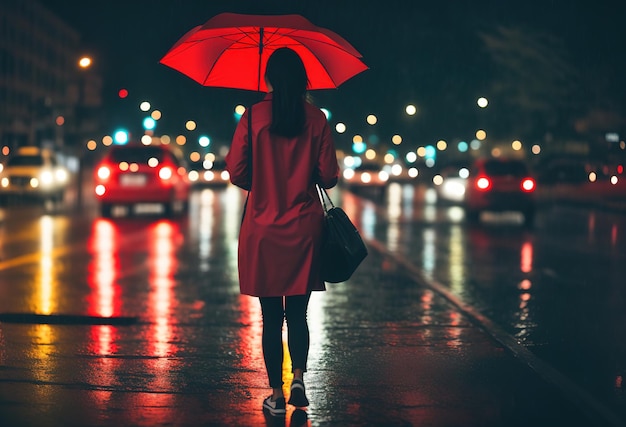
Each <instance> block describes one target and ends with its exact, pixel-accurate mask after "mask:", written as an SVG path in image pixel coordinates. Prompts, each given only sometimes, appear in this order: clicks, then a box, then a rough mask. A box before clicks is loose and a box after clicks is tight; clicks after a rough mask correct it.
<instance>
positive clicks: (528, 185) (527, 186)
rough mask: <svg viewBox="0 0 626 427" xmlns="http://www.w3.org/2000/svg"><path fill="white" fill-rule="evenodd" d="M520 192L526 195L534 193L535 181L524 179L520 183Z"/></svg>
mask: <svg viewBox="0 0 626 427" xmlns="http://www.w3.org/2000/svg"><path fill="white" fill-rule="evenodd" d="M522 190H523V191H525V192H527V193H530V192H532V191H535V181H534V180H533V179H532V178H525V179H524V180H523V181H522Z"/></svg>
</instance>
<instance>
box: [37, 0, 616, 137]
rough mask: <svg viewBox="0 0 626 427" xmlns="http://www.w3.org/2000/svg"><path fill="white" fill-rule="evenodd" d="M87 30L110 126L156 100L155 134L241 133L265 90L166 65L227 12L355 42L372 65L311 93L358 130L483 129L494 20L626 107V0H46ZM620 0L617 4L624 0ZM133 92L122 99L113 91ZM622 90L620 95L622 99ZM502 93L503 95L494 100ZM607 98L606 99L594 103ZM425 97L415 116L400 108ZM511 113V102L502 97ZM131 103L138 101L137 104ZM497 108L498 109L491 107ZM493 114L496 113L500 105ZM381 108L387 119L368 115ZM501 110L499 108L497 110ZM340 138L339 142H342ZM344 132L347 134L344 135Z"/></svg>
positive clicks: (132, 121) (454, 133)
mask: <svg viewBox="0 0 626 427" xmlns="http://www.w3.org/2000/svg"><path fill="white" fill-rule="evenodd" d="M42 3H44V4H45V5H46V6H47V7H48V8H49V9H51V10H52V11H53V12H55V13H56V14H57V15H58V16H60V17H61V18H62V19H63V20H64V21H65V22H67V23H68V24H69V25H70V26H72V27H73V28H75V29H76V30H77V31H79V32H80V33H81V35H82V44H83V46H84V48H85V52H87V53H89V54H91V55H93V57H94V58H95V61H96V66H97V67H98V69H99V70H100V71H101V73H102V75H103V77H104V83H105V88H104V90H105V92H104V100H105V105H106V107H107V111H109V116H108V117H110V118H109V119H108V120H110V122H111V123H110V125H111V126H112V127H113V126H128V127H130V128H133V127H138V126H139V125H140V124H139V119H138V118H137V117H135V113H134V112H135V111H136V110H137V106H138V103H139V101H141V100H143V99H148V100H150V101H151V102H152V104H153V105H154V106H155V107H156V108H159V109H160V110H162V111H163V114H164V118H163V119H162V120H161V121H160V123H159V127H158V128H157V134H158V133H159V132H173V129H175V128H179V127H182V124H183V123H184V120H186V119H194V120H196V121H197V122H198V125H199V131H200V130H202V131H203V132H206V133H208V134H210V136H211V137H212V138H213V139H214V140H223V141H227V140H228V139H229V138H230V136H231V135H232V132H233V130H234V126H235V121H234V118H233V114H232V111H233V110H232V109H233V107H234V105H235V104H237V103H244V104H246V103H249V102H252V101H254V100H256V99H259V97H260V95H259V94H256V93H253V92H245V91H240V90H234V89H218V88H207V87H202V86H200V85H199V84H197V83H195V82H193V81H192V80H190V79H189V78H187V77H185V76H183V75H182V74H180V73H178V72H176V71H174V70H171V69H169V68H168V67H166V66H164V65H161V64H159V59H160V58H161V57H162V56H163V55H164V54H165V53H166V52H167V50H168V49H169V48H170V47H171V46H172V45H173V44H174V43H175V42H176V40H177V39H178V38H179V37H181V36H182V35H183V34H185V33H186V32H187V31H188V30H189V29H191V28H192V27H194V26H196V25H199V24H202V23H204V22H205V21H206V20H208V19H209V18H211V17H212V16H214V15H216V14H218V13H222V12H235V13H248V14H287V13H298V14H301V15H303V16H305V17H306V18H307V19H309V20H310V21H311V22H312V23H313V24H315V25H318V26H321V27H325V28H328V29H330V30H333V31H335V32H337V33H339V34H340V35H341V36H343V37H344V38H345V39H347V40H348V41H349V42H350V43H351V44H352V45H353V46H354V47H355V48H356V49H357V50H359V51H360V52H361V53H362V54H363V57H364V58H363V59H364V62H365V63H366V64H367V65H368V66H369V68H370V69H369V70H367V71H365V72H364V73H362V74H360V75H357V76H356V77H354V78H352V79H351V80H349V81H348V82H346V83H344V85H342V86H341V87H340V88H339V89H336V90H324V91H315V92H313V93H312V95H313V99H314V100H315V102H316V104H317V105H319V106H320V107H327V108H328V109H330V110H331V112H332V114H333V116H332V117H331V122H332V123H333V124H334V123H335V122H337V121H343V122H345V123H346V124H347V125H348V128H349V131H348V133H350V135H352V134H354V133H361V134H364V135H366V136H367V135H373V134H376V135H377V136H378V138H379V139H380V140H383V141H385V140H388V139H389V138H390V137H391V135H393V134H394V133H401V134H404V135H408V136H409V137H410V138H412V139H414V140H415V141H416V143H419V144H425V143H432V142H433V139H435V140H436V139H438V138H450V139H454V138H464V137H466V136H465V134H467V133H468V132H469V130H470V129H474V128H475V127H476V126H477V125H478V121H479V120H480V118H479V117H478V118H477V114H482V113H476V111H475V110H476V109H477V108H476V104H475V102H476V98H477V97H478V96H482V95H484V96H487V97H490V91H493V90H494V87H495V86H496V85H494V79H496V78H497V75H496V71H495V70H496V69H495V68H494V67H493V66H492V65H489V64H490V62H489V61H490V59H489V58H490V56H489V53H488V52H487V51H486V48H485V45H484V43H483V42H482V41H481V38H480V37H479V34H484V33H491V32H493V31H495V29H496V28H518V29H521V30H522V31H523V32H525V33H528V34H534V35H537V36H538V37H539V38H541V37H542V35H544V34H545V35H548V36H549V37H551V38H552V39H554V40H556V41H557V42H558V45H559V46H562V50H561V52H562V53H563V55H564V57H566V58H567V61H568V63H569V64H570V65H569V66H571V67H572V68H573V69H574V70H575V71H576V73H577V74H578V75H580V76H581V78H580V79H578V80H577V81H578V83H577V85H579V86H583V87H580V90H581V91H583V92H584V91H589V93H595V91H596V89H595V84H592V83H589V84H590V86H589V88H585V87H584V86H585V85H586V84H587V83H586V82H593V81H594V80H595V79H598V80H601V81H603V82H604V83H603V85H604V87H603V92H602V93H601V94H598V95H597V97H598V98H602V97H604V96H605V95H604V94H608V95H606V96H613V97H615V99H613V100H607V102H606V103H607V105H610V106H611V107H610V108H614V109H615V108H618V109H620V108H621V110H620V111H619V114H621V117H622V120H624V119H623V117H624V114H625V111H626V106H625V105H624V102H623V100H620V99H619V98H620V96H618V95H616V94H623V93H626V85H625V84H624V78H623V77H622V76H623V74H624V66H625V65H626V59H625V58H626V30H625V27H626V26H625V25H624V20H625V18H626V6H625V5H624V2H615V1H595V2H586V1H585V2H581V1H574V2H570V1H565V0H564V1H550V0H546V1H536V0H533V1H526V2H515V3H513V2H508V1H507V2H505V1H495V0H494V1H491V2H481V1H470V0H468V1H442V2H421V1H406V0H387V1H380V2H378V1H377V2H374V1H351V0H350V1H336V0H335V1H328V0H323V1H307V2H304V1H267V0H265V1H258V0H256V1H232V0H230V1H209V0H202V1H192V0H186V1H173V0H172V1H164V0H152V1H145V0H132V1H128V0H109V1H106V2H86V1H75V0H65V1H59V0H49V1H43V2H42ZM618 3H619V4H618ZM120 88H127V89H128V90H129V92H130V96H129V97H128V98H127V99H126V100H120V99H118V98H117V96H116V95H117V91H118V90H119V89H120ZM621 98H624V97H623V96H621ZM495 99H497V98H495ZM598 102H599V103H602V100H600V101H598ZM408 103H415V104H416V105H418V108H419V110H420V113H419V114H418V115H417V116H414V117H407V116H406V114H404V107H405V105H406V104H408ZM500 105H501V106H500V108H501V109H505V108H506V106H505V103H504V102H502V103H501V104H500ZM131 107H132V108H131ZM489 108H492V109H496V108H498V104H496V105H495V106H494V105H493V104H491V105H490V107H489ZM492 111H493V110H492ZM370 113H374V114H376V115H378V117H379V123H378V124H377V125H376V126H375V127H371V126H369V125H367V124H366V123H365V117H366V116H367V114H370ZM494 115H495V114H494ZM346 137H347V136H344V137H343V138H346ZM337 138H338V139H339V138H342V137H341V136H339V135H338V136H337Z"/></svg>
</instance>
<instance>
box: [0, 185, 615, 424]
mask: <svg viewBox="0 0 626 427" xmlns="http://www.w3.org/2000/svg"><path fill="white" fill-rule="evenodd" d="M345 196H346V197H345V198H344V204H345V206H344V207H345V208H346V210H347V211H348V212H349V213H350V212H351V210H352V212H353V213H354V214H355V218H358V221H357V222H360V223H361V224H360V225H361V226H362V229H363V234H364V236H365V237H366V238H367V239H368V240H369V242H370V248H371V249H372V251H371V254H370V256H369V257H368V259H367V261H366V262H365V263H364V265H363V266H362V268H361V269H360V270H359V271H358V272H357V274H356V275H355V276H354V278H353V279H351V280H350V281H348V282H346V283H344V284H339V285H332V286H330V287H329V291H328V292H326V293H325V294H316V295H315V296H314V298H313V300H312V303H311V309H310V314H309V317H310V319H311V335H312V346H311V353H310V367H309V368H310V369H309V372H308V373H307V374H306V377H305V380H306V382H307V389H308V393H309V395H310V396H309V398H310V400H311V402H312V404H311V406H310V407H309V408H308V410H307V411H306V415H307V418H308V420H306V421H305V422H304V425H312V426H314V425H315V426H316V425H320V426H321V425H331V426H335V425H337V426H342V425H355V426H358V425H373V426H375V425H381V426H409V425H420V426H425V425H430V426H444V425H445V426H457V425H462V426H474V425H475V426H505V425H506V426H509V425H520V426H522V425H533V426H543V425H545V426H554V425H568V426H576V425H581V426H589V425H619V424H618V423H619V418H616V417H615V416H614V415H615V413H614V412H613V411H612V410H611V411H607V410H606V409H607V408H606V407H605V406H604V405H605V402H601V405H600V406H599V407H598V406H597V405H596V403H597V402H599V400H598V401H597V400H596V399H595V397H594V396H587V395H583V396H581V395H580V394H579V393H576V392H570V393H568V392H567V390H565V391H564V390H563V386H564V385H565V386H568V385H572V384H570V383H569V382H567V381H565V382H564V383H563V382H562V381H561V380H562V379H561V377H560V376H557V378H556V382H557V384H556V385H555V384H554V383H553V382H555V381H550V380H555V378H554V377H551V376H550V374H551V373H553V371H552V370H551V369H545V368H544V367H543V365H542V363H539V362H536V360H534V359H532V355H530V356H529V355H528V354H527V353H525V352H524V349H525V348H531V349H532V350H533V352H534V351H535V350H536V349H537V347H540V346H538V345H537V342H539V340H538V339H536V338H532V336H533V334H535V335H540V334H546V335H545V336H549V334H548V333H547V332H546V331H542V332H541V328H540V327H534V328H533V327H532V326H533V323H534V322H537V321H538V320H540V319H541V318H537V317H536V316H535V314H534V313H533V312H529V313H528V314H529V316H530V317H529V318H528V321H527V322H525V323H524V322H523V320H524V319H522V318H516V320H518V322H517V323H512V322H510V319H508V318H507V317H506V316H515V315H517V314H518V311H516V310H512V309H511V306H510V305H509V306H508V307H507V306H506V301H507V298H509V299H511V298H512V297H511V294H513V295H514V296H515V297H516V298H515V299H514V300H516V301H517V304H518V310H521V311H522V312H523V311H524V310H523V308H524V307H522V306H519V304H521V302H520V301H523V300H524V299H527V298H528V296H524V295H525V294H528V293H530V296H531V297H532V298H531V301H532V299H533V298H534V297H535V293H534V289H532V291H533V292H521V291H520V288H518V287H517V286H518V285H519V284H520V283H526V282H524V280H526V279H528V277H526V276H524V277H526V279H524V278H522V279H521V280H518V279H520V276H522V275H521V274H520V273H519V271H522V272H524V269H526V271H525V273H528V275H529V276H531V279H532V280H531V285H532V286H536V285H535V283H536V282H537V279H536V277H535V276H532V274H531V272H532V271H535V269H536V268H537V267H535V265H536V264H537V261H532V262H530V264H524V262H523V261H522V260H521V259H520V256H521V255H520V253H525V252H524V250H521V252H519V251H520V249H518V253H517V254H516V256H512V255H511V254H508V256H506V255H507V254H506V250H507V248H508V249H511V248H512V247H518V245H517V243H518V242H523V241H526V240H528V239H530V241H532V242H533V244H534V245H537V243H536V237H535V236H537V234H532V233H535V232H531V234H530V236H531V237H530V238H529V237H528V236H529V235H528V233H529V232H528V231H520V230H519V229H518V228H517V227H513V226H511V225H510V224H507V225H504V226H501V225H497V224H498V221H496V225H495V226H494V225H493V224H491V225H490V224H489V222H488V221H487V225H486V227H487V228H479V229H477V230H474V231H472V230H470V232H469V233H467V232H466V231H467V230H465V229H464V228H462V229H461V230H457V231H454V230H455V225H454V224H455V222H454V221H453V220H445V219H441V218H446V217H447V216H449V215H450V212H449V211H448V210H446V209H435V211H434V213H433V211H431V210H429V209H430V208H429V207H428V206H426V205H424V204H423V203H422V204H420V203H421V202H419V200H418V199H414V200H415V201H414V202H412V205H411V207H410V209H409V206H407V203H408V202H407V200H406V198H403V197H401V198H400V200H401V203H402V204H403V205H404V207H405V208H407V209H409V211H410V212H412V213H410V214H408V213H406V210H401V212H405V213H404V214H401V215H400V217H394V215H396V213H397V212H396V210H395V208H393V203H390V204H388V205H387V207H386V208H381V207H376V206H372V204H371V203H370V202H369V201H367V200H362V199H358V198H355V197H353V196H351V195H350V194H346V195H345ZM197 197H198V198H197V199H196V200H195V202H194V203H192V211H191V212H190V215H189V217H188V218H185V219H178V220H175V221H168V220H159V219H158V218H154V217H150V216H147V217H139V218H119V219H115V220H113V221H105V220H99V219H97V217H96V215H95V211H94V209H93V207H92V208H91V209H87V210H85V211H82V212H80V215H69V216H66V215H62V214H59V215H55V216H43V217H42V216H40V212H38V211H37V210H32V209H30V210H25V211H22V212H20V214H18V215H13V212H12V213H11V214H9V215H7V216H6V217H5V221H4V223H3V224H2V226H1V228H0V230H1V231H0V232H1V233H2V236H1V237H2V240H1V241H2V246H1V248H0V250H1V251H2V252H1V254H2V258H1V261H0V273H1V275H0V313H5V314H6V313H8V312H13V313H14V312H25V313H42V314H59V313H60V314H79V315H85V316H95V317H100V316H104V317H109V316H115V318H119V320H120V324H117V325H107V324H105V325H100V324H94V323H96V322H94V320H93V319H94V318H88V317H81V318H79V319H72V320H73V321H74V322H73V323H72V324H70V325H59V324H46V323H42V322H41V320H40V319H39V320H38V319H34V318H32V317H31V318H29V317H26V318H23V319H19V320H23V321H25V322H28V323H15V322H16V319H9V318H6V317H5V319H4V321H2V322H1V323H0V419H1V420H2V421H3V424H2V425H5V424H6V425H15V426H21V425H24V426H30V425H32V426H38V425H42V426H45V425H50V426H53V425H54V426H56V425H107V426H108V425H146V426H150V425H235V426H238V425H241V426H255V425H300V424H302V423H300V421H302V420H301V419H300V420H299V419H298V418H299V417H301V416H302V415H303V412H302V411H294V410H293V408H289V413H288V417H287V421H286V422H285V421H279V422H278V424H276V423H275V422H274V421H275V420H273V419H269V420H268V419H266V417H265V416H264V414H263V413H262V411H261V410H260V403H261V401H262V398H263V397H264V396H265V395H266V394H267V392H268V391H267V387H266V384H265V378H264V373H263V365H262V354H261V353H260V347H259V342H260V341H259V334H260V323H259V308H258V306H257V304H256V301H255V300H254V299H251V298H248V297H243V296H240V295H239V294H238V287H237V280H236V235H237V226H238V221H239V206H240V201H241V193H239V192H237V191H232V189H231V190H228V191H207V192H204V193H202V195H201V196H197ZM390 197H391V198H393V197H394V196H393V194H391V195H390ZM381 209H382V211H381ZM385 210H386V212H385ZM429 212H430V213H429ZM29 215H30V217H29ZM403 215H404V216H403ZM429 215H434V222H433V218H431V217H429ZM398 218H400V219H398ZM401 218H404V219H401ZM407 218H410V220H409V219H407ZM437 218H439V219H437ZM543 218H544V219H542V217H539V219H540V221H539V224H538V227H539V229H541V227H544V226H547V227H554V225H550V218H551V217H550V215H547V216H544V217H543ZM373 219H375V220H373ZM541 221H544V222H543V223H542V222H541ZM431 222H432V223H433V224H434V226H430V225H429V224H430V223H431ZM513 222H514V221H513ZM394 224H400V225H401V226H398V227H395V225H394ZM460 224H461V225H460V226H461V227H464V226H463V225H462V223H460ZM602 224H603V225H602V227H604V226H605V224H606V223H605V221H602ZM433 228H434V229H433ZM481 230H483V231H481ZM484 230H487V236H486V237H485V236H483V237H482V238H478V239H473V238H470V239H469V243H468V242H465V243H464V244H459V246H458V247H456V249H455V246H454V245H453V244H452V243H451V244H450V245H449V246H446V245H440V246H437V245H432V246H429V245H428V239H435V240H436V239H440V240H447V241H449V242H453V241H454V235H455V233H459V234H461V235H466V236H470V237H471V236H472V233H478V234H479V237H480V235H481V234H484V233H485V231H484ZM494 230H495V231H494ZM412 233H416V234H417V235H421V236H422V237H423V238H421V239H418V238H415V237H414V236H415V234H412ZM498 235H500V237H501V240H502V241H500V240H499V239H498ZM85 236H88V237H87V239H85ZM523 236H526V237H525V238H524V237H523ZM525 239H526V240H525ZM511 240H513V242H514V243H511ZM481 242H482V245H483V246H482V252H480V251H478V253H477V248H478V249H480V248H481V246H480V243H481ZM411 245H414V246H411ZM468 246H469V247H468ZM521 247H524V246H523V244H522V246H521ZM526 247H527V246H526ZM533 247H535V246H533ZM431 251H432V253H431ZM455 251H460V252H461V253H466V254H470V253H471V254H472V255H473V256H477V255H480V256H482V257H483V259H480V260H481V261H482V264H480V265H482V266H483V267H482V268H481V269H476V268H475V269H471V268H469V267H468V266H470V267H471V265H474V263H476V262H477V261H476V259H475V258H471V257H469V256H468V257H466V258H463V257H462V255H461V254H460V253H457V252H455ZM464 251H465V252H464ZM525 251H528V249H526V250H525ZM616 251H617V253H618V254H623V252H622V251H621V250H616ZM500 252H501V256H500V257H496V261H497V262H493V261H492V262H491V263H488V262H487V260H488V258H489V257H493V256H494V253H495V254H497V253H500ZM395 254H403V255H401V256H395ZM429 254H430V255H429ZM409 255H410V256H409ZM435 255H436V256H435ZM526 256H527V255H526ZM459 257H461V258H462V260H459V259H458V258H459ZM532 259H533V260H536V259H537V258H536V257H532ZM541 259H543V258H541ZM440 260H444V261H440ZM445 260H447V261H445ZM455 260H456V261H455ZM506 260H510V261H508V262H510V263H514V264H515V265H516V267H515V270H513V271H515V274H511V270H510V267H508V264H507V261H506ZM455 262H456V264H455ZM526 262H528V260H527V261H526ZM476 265H477V264H476ZM524 265H526V267H524ZM528 265H531V266H532V268H531V269H530V271H528ZM581 269H582V267H581ZM469 271H473V272H474V273H472V274H468V272H469ZM475 271H478V272H479V273H480V274H476V273H475ZM617 273H619V272H618V271H617V272H614V273H610V272H609V273H606V274H607V279H611V280H612V277H613V276H612V274H617ZM599 274H602V273H599ZM546 275H547V276H549V277H550V274H546ZM507 277H508V278H509V279H510V281H511V282H512V283H514V284H515V292H512V290H511V289H509V290H508V291H503V292H497V296H498V298H495V296H494V301H500V298H502V299H503V300H504V301H505V304H504V305H505V308H502V309H495V308H494V307H495V305H493V304H492V306H491V308H490V306H489V305H487V303H488V302H489V300H488V299H487V298H485V295H486V294H487V295H488V294H489V293H488V292H487V293H484V292H483V293H481V292H480V286H478V285H475V283H486V286H489V287H491V288H492V289H493V288H494V286H495V285H494V284H496V283H501V282H502V280H505V279H506V278H507ZM528 280H530V279H528ZM581 280H583V279H581ZM433 284H434V288H433ZM438 285H441V290H442V291H443V295H445V292H446V290H450V291H452V292H451V293H450V297H451V299H452V300H453V301H452V302H454V301H457V302H459V301H461V302H462V301H463V300H462V299H461V298H463V299H464V300H467V301H469V302H470V303H473V304H475V306H468V307H465V306H463V305H462V304H461V305H462V306H461V307H458V306H455V305H454V304H453V303H452V302H450V301H449V300H447V299H446V298H444V296H442V293H440V292H437V289H438V288H437V286H438ZM532 286H531V288H532ZM474 288H476V289H477V290H475V289H474ZM525 291H528V289H525ZM507 295H508V296H507ZM539 295H541V293H539ZM457 297H459V298H458V299H456V300H455V298H457ZM492 302H493V301H492ZM544 304H547V303H546V302H544ZM464 308H465V309H464ZM481 312H482V313H487V314H490V315H492V316H491V317H492V318H495V319H496V320H498V324H497V325H495V324H494V325H493V326H494V327H493V328H492V329H489V328H485V325H487V326H490V325H491V324H490V323H489V321H488V319H486V322H483V323H482V324H481V322H480V321H481V320H485V319H481V316H482V314H481ZM506 313H508V314H506ZM562 313H565V312H562ZM499 316H500V317H499ZM607 317H610V316H607ZM63 319H64V318H63V317H61V318H55V319H53V320H57V321H60V320H63ZM0 320H2V319H0ZM53 323H54V322H53ZM511 325H514V328H512V329H511V328H510V326H511ZM536 326H541V325H536ZM500 328H502V329H503V330H501V329H500ZM507 328H509V329H511V330H510V331H506V329H507ZM518 329H519V330H518ZM520 330H523V331H524V333H525V334H527V335H528V336H526V335H524V334H522V335H520ZM494 331H495V333H494ZM500 332H502V334H500ZM602 334H606V331H603V332H602V333H601V334H600V335H601V336H606V335H602ZM494 335H495V338H496V339H494ZM529 336H530V337H531V338H529ZM497 338H500V339H501V341H498V340H497ZM510 338H512V339H510ZM531 339H532V340H531ZM518 342H520V343H522V344H523V345H522V346H519V347H515V346H516V344H517V343H518ZM543 344H544V345H545V346H546V348H548V347H550V345H549V344H550V343H547V342H544V343H543ZM507 345H508V348H507ZM565 347H567V346H565ZM618 347H619V346H618ZM581 348H584V346H581ZM512 350H513V351H512ZM615 350H616V349H615V348H612V349H611V351H615ZM553 351H554V350H553ZM562 351H564V350H562ZM588 352H589V353H593V352H591V351H588ZM557 353H558V352H557ZM581 356H582V358H583V360H585V359H584V358H585V357H586V355H585V354H583V353H581ZM614 356H615V353H612V354H611V357H614ZM533 362H535V363H537V365H538V366H539V369H535V370H533V369H531V368H530V367H529V365H531V367H533V365H532V364H533ZM288 368H289V367H288V366H285V371H286V372H288V370H289V369H288ZM587 368H589V367H588V366H587ZM536 371H539V373H537V372H536ZM610 371H611V374H614V373H615V371H614V370H610ZM588 372H590V373H592V372H593V373H594V374H595V373H596V372H597V370H596V368H595V365H594V370H589V371H588ZM542 375H543V376H542ZM546 376H547V377H548V378H545V377H546ZM590 376H593V375H590ZM583 377H584V375H583ZM569 378H570V377H568V379H569ZM286 379H287V385H288V384H289V381H288V376H287V377H286ZM559 381H561V382H560V383H559ZM576 384H577V383H575V384H574V388H575V389H576ZM612 386H613V387H612V389H611V391H613V392H614V393H616V390H615V386H614V385H612ZM570 391H571V390H570ZM617 392H619V390H617ZM616 395H617V394H616ZM292 417H294V420H291V418H292ZM291 421H293V422H291Z"/></svg>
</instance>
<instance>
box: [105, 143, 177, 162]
mask: <svg viewBox="0 0 626 427" xmlns="http://www.w3.org/2000/svg"><path fill="white" fill-rule="evenodd" d="M164 155H165V151H164V150H163V149H161V148H158V147H150V146H146V147H124V148H117V149H114V150H112V151H111V154H110V159H111V160H112V161H114V162H129V163H147V162H148V160H149V159H151V158H153V157H154V158H156V159H157V160H158V161H159V162H160V161H163V159H164Z"/></svg>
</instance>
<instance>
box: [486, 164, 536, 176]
mask: <svg viewBox="0 0 626 427" xmlns="http://www.w3.org/2000/svg"><path fill="white" fill-rule="evenodd" d="M485 172H487V175H490V176H507V175H509V176H525V175H527V174H528V170H527V169H526V165H524V163H521V162H487V163H485Z"/></svg>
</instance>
